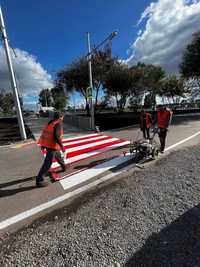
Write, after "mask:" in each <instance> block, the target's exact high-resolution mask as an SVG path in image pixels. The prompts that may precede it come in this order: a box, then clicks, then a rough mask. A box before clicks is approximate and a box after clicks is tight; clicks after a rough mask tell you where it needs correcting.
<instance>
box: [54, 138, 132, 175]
mask: <svg viewBox="0 0 200 267" xmlns="http://www.w3.org/2000/svg"><path fill="white" fill-rule="evenodd" d="M127 144H129V141H127V140H124V139H119V138H116V137H112V136H108V135H104V134H101V133H95V134H89V135H84V136H78V137H74V138H66V139H63V145H64V147H65V152H66V158H65V164H66V165H67V164H73V163H76V162H78V161H81V160H85V159H88V158H92V157H96V156H98V155H100V154H102V153H106V152H108V151H110V150H112V149H115V148H120V147H123V146H125V145H127ZM59 166H60V165H59V164H58V163H57V161H56V160H54V162H53V164H52V167H51V169H53V170H55V169H57V168H58V167H59Z"/></svg>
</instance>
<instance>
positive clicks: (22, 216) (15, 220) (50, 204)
mask: <svg viewBox="0 0 200 267" xmlns="http://www.w3.org/2000/svg"><path fill="white" fill-rule="evenodd" d="M128 167H129V168H128ZM130 168H132V167H131V166H130V165H129V166H127V167H125V168H123V169H122V170H121V172H116V173H112V174H111V175H112V176H115V175H118V174H120V173H122V172H126V171H127V170H128V169H130ZM112 176H109V175H107V176H104V177H102V178H100V179H98V180H96V181H94V182H92V183H90V184H87V185H85V186H82V187H80V188H78V189H76V190H74V191H72V192H68V193H66V194H64V195H63V196H60V197H57V198H54V199H53V200H50V201H48V202H46V203H44V204H41V205H39V206H36V207H35V208H32V209H30V210H27V211H24V212H22V213H19V214H17V215H15V216H13V217H10V218H8V219H6V220H4V221H2V222H0V230H2V229H5V228H7V227H8V226H11V225H13V224H15V223H18V222H20V221H22V220H24V219H27V218H29V217H31V216H33V215H36V214H37V213H39V212H41V211H44V210H46V209H49V208H51V207H53V206H55V205H57V204H59V203H61V202H63V201H65V200H67V199H70V198H72V197H75V196H77V195H79V194H81V193H84V192H86V191H88V190H89V189H91V188H93V187H95V186H97V185H98V184H100V183H102V182H105V181H107V180H109V179H110V178H111V177H112Z"/></svg>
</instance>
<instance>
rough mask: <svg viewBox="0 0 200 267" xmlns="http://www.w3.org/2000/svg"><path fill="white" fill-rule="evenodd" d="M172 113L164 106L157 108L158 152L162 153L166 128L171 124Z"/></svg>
mask: <svg viewBox="0 0 200 267" xmlns="http://www.w3.org/2000/svg"><path fill="white" fill-rule="evenodd" d="M172 114H173V112H172V111H171V110H169V109H167V108H166V106H161V105H159V106H158V107H157V124H158V135H159V139H160V152H161V153H164V150H165V143H166V137H167V131H168V127H169V125H170V123H171V119H172Z"/></svg>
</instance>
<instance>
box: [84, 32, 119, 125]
mask: <svg viewBox="0 0 200 267" xmlns="http://www.w3.org/2000/svg"><path fill="white" fill-rule="evenodd" d="M117 34H118V32H117V31H114V32H112V33H111V34H110V35H109V36H108V37H107V38H106V39H105V40H103V42H101V43H100V44H99V45H97V46H96V47H95V48H94V49H92V51H91V45H90V33H89V32H88V33H87V44H88V54H87V58H88V67H89V80H90V92H91V93H90V115H91V126H90V127H91V129H92V130H94V129H95V118H94V105H93V95H92V93H93V80H92V54H93V53H94V52H95V51H97V49H98V48H99V47H101V46H102V45H103V44H104V43H105V42H106V41H109V46H110V48H111V41H112V39H113V38H114V37H115V36H116V35H117Z"/></svg>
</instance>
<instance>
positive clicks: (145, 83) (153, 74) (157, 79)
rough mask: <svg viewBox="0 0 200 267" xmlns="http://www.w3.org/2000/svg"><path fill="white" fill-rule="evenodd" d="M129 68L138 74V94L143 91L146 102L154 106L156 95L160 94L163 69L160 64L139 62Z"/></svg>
mask: <svg viewBox="0 0 200 267" xmlns="http://www.w3.org/2000/svg"><path fill="white" fill-rule="evenodd" d="M131 69H132V70H135V72H136V73H137V76H138V82H137V87H138V92H139V93H140V94H141V93H142V92H143V95H145V99H148V103H151V107H152V108H153V107H155V105H156V95H159V94H160V90H161V85H162V81H163V79H164V78H165V71H164V70H163V69H162V67H160V66H156V65H152V64H150V65H146V64H144V63H141V62H139V63H138V64H137V65H135V66H133V67H131Z"/></svg>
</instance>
